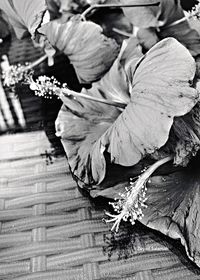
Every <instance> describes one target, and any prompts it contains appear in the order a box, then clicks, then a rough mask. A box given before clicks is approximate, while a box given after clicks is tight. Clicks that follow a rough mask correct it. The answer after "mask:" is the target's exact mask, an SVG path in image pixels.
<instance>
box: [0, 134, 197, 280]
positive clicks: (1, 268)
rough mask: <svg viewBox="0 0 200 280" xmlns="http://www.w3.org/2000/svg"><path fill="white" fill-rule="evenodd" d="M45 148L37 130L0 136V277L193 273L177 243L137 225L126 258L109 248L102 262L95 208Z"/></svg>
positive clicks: (125, 279) (76, 279)
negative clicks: (50, 158) (177, 247)
mask: <svg viewBox="0 0 200 280" xmlns="http://www.w3.org/2000/svg"><path fill="white" fill-rule="evenodd" d="M48 147H49V144H48V141H47V139H46V138H45V135H44V133H43V132H32V133H25V134H16V135H5V136H2V137H0V279H18V280H29V279H31V280H36V279H38V280H44V279H45V280H51V279H52V280H58V279H59V280H65V279H66V280H72V279H73V280H95V279H96V280H109V279H112V280H113V279H118V280H119V279H122V280H133V279H135V280H165V279H166V280H170V279H173V280H175V279H177V280H178V279H182V280H187V279H188V280H195V279H200V272H199V270H198V269H197V268H195V267H194V266H193V264H191V263H190V262H189V261H188V260H187V259H186V257H185V255H184V252H183V251H182V250H181V249H180V250H179V249H176V250H175V248H174V244H173V243H171V242H170V241H166V240H164V239H163V238H162V237H160V236H158V235H157V234H155V233H154V232H151V231H149V230H145V229H142V228H141V229H140V228H137V226H136V227H132V228H131V230H132V231H133V232H134V238H132V239H134V240H132V241H131V239H130V240H129V241H130V242H129V243H128V244H127V245H128V246H127V247H128V248H129V249H131V248H132V251H131V253H129V255H128V257H127V258H126V259H125V258H123V257H122V259H119V258H118V253H119V250H118V252H117V251H116V252H115V250H114V251H113V254H112V256H111V260H110V261H109V260H108V256H107V254H105V253H104V252H103V247H105V246H106V244H107V243H106V242H105V238H104V235H105V234H107V236H109V234H108V233H109V227H108V226H107V225H105V223H103V222H102V218H103V216H104V213H103V211H102V210H95V209H94V207H93V206H92V204H91V203H90V201H89V200H88V199H87V198H85V197H83V196H82V195H81V194H80V193H79V191H78V190H77V187H76V184H75V183H74V181H73V180H72V178H71V176H70V173H69V169H68V166H67V162H66V159H65V158H57V159H54V161H53V164H49V165H47V164H46V159H45V157H44V154H45V150H46V149H47V148H48ZM42 154H43V157H42V156H41V155H42ZM118 238H119V241H120V236H119V237H118ZM123 238H124V237H121V239H122V241H121V242H123ZM131 246H132V247H131ZM174 250H175V252H174Z"/></svg>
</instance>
